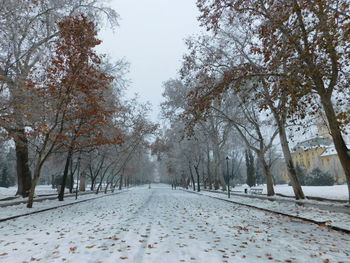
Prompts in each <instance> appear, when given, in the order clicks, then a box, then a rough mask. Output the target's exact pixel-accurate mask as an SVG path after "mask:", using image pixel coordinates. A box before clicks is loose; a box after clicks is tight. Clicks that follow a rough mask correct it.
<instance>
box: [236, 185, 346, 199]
mask: <svg viewBox="0 0 350 263" xmlns="http://www.w3.org/2000/svg"><path fill="white" fill-rule="evenodd" d="M244 188H249V187H248V186H247V185H238V186H236V187H235V188H232V190H233V191H237V192H244ZM257 188H262V189H263V194H267V188H266V185H259V186H257ZM302 188H303V191H304V194H305V195H306V196H312V197H322V198H328V199H337V200H348V199H349V191H348V187H347V185H333V186H302ZM274 189H275V192H276V193H279V194H283V195H287V196H294V192H293V188H292V187H291V186H289V185H287V184H283V185H276V186H275V187H274Z"/></svg>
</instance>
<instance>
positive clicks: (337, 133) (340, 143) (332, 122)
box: [320, 95, 350, 203]
mask: <svg viewBox="0 0 350 263" xmlns="http://www.w3.org/2000/svg"><path fill="white" fill-rule="evenodd" d="M320 96H321V95H320ZM321 102H322V106H323V109H324V112H325V114H326V117H327V121H328V125H329V130H330V132H331V136H332V138H333V142H334V146H335V149H336V151H337V154H338V157H339V160H340V163H341V165H342V167H343V169H344V173H345V178H346V181H347V185H348V194H349V203H350V152H349V149H348V147H347V146H346V143H345V141H344V138H343V136H342V133H341V130H340V127H339V124H338V122H337V117H336V114H335V111H334V108H333V104H332V101H331V98H330V96H326V95H324V96H321Z"/></svg>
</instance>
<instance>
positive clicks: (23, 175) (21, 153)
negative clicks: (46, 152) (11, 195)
mask: <svg viewBox="0 0 350 263" xmlns="http://www.w3.org/2000/svg"><path fill="white" fill-rule="evenodd" d="M14 141H15V147H16V168H17V178H18V179H17V180H18V188H17V193H16V195H21V196H22V197H27V196H28V195H29V192H30V191H31V185H32V178H31V172H30V169H29V157H28V140H27V137H26V135H25V133H24V129H23V130H22V129H21V130H18V131H16V133H15V136H14Z"/></svg>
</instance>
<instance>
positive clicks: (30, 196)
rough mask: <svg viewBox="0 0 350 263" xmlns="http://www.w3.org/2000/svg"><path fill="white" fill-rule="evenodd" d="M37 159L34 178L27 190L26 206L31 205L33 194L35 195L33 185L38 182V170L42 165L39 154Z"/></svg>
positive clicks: (29, 206)
mask: <svg viewBox="0 0 350 263" xmlns="http://www.w3.org/2000/svg"><path fill="white" fill-rule="evenodd" d="M38 159H39V161H38V162H37V165H36V167H35V171H34V178H33V181H32V183H31V187H30V191H29V195H28V202H27V208H32V207H33V202H34V196H35V187H36V185H37V184H38V182H39V179H40V171H41V167H42V164H40V162H41V156H39V157H38Z"/></svg>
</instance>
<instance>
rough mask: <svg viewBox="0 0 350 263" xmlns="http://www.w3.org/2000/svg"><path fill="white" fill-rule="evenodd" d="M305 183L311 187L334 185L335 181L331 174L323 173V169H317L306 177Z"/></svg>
mask: <svg viewBox="0 0 350 263" xmlns="http://www.w3.org/2000/svg"><path fill="white" fill-rule="evenodd" d="M304 183H305V185H309V186H326V185H334V183H335V179H334V177H333V176H332V175H331V174H330V173H327V172H323V171H322V170H321V169H319V168H315V169H313V170H312V171H311V173H310V174H309V175H308V176H305V177H304Z"/></svg>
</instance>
